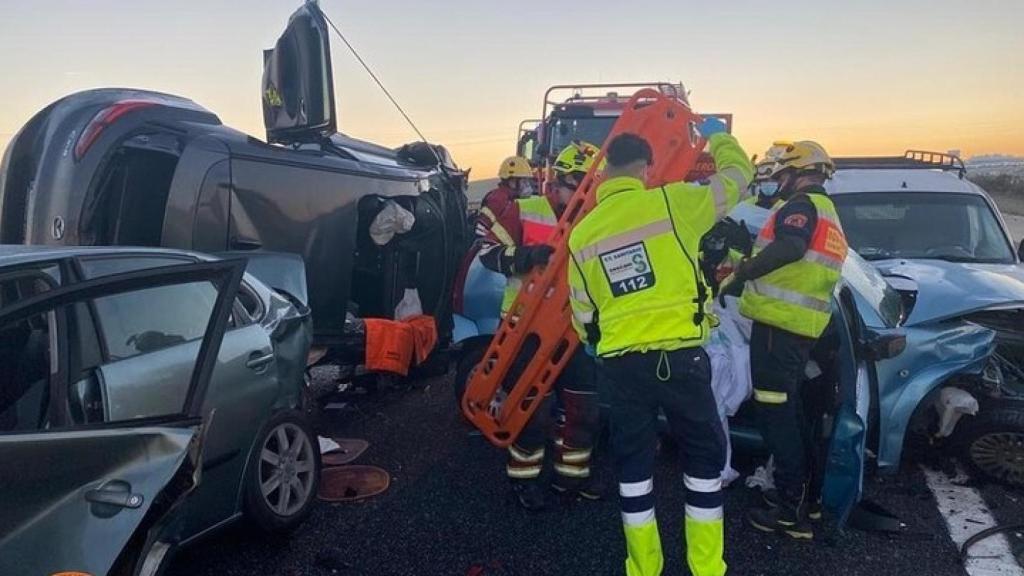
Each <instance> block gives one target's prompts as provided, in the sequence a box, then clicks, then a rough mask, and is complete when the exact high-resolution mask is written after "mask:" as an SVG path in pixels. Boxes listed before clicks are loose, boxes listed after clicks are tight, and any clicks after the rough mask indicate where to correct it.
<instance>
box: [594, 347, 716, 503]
mask: <svg viewBox="0 0 1024 576" xmlns="http://www.w3.org/2000/svg"><path fill="white" fill-rule="evenodd" d="M601 367H602V369H603V370H605V373H606V375H607V377H608V378H609V380H610V382H609V386H608V393H607V394H608V399H609V403H610V404H611V407H610V421H611V447H612V453H613V455H614V458H615V464H616V468H617V470H618V475H619V482H620V483H624V484H633V483H637V482H643V481H647V480H650V479H651V478H652V477H653V474H654V458H655V451H656V449H657V444H658V416H659V413H660V412H662V411H663V412H664V413H665V416H666V418H667V419H668V425H669V429H670V431H671V433H672V436H673V437H674V438H675V440H676V442H677V443H678V445H679V448H680V451H681V453H682V458H683V462H684V463H683V472H684V474H685V476H687V477H688V478H691V479H696V480H697V481H698V482H697V483H699V481H701V480H706V481H718V482H717V489H708V490H706V491H699V490H692V489H691V490H688V491H687V496H686V498H687V504H688V505H690V506H695V507H698V508H702V509H715V508H719V507H721V505H722V493H721V489H720V486H721V483H720V478H721V473H722V467H723V466H724V465H725V433H724V431H723V430H722V423H721V422H720V421H719V419H718V408H717V404H716V403H715V396H714V393H713V392H712V390H711V361H710V360H709V359H708V355H707V354H706V353H705V352H704V349H703V348H684V349H681V350H674V351H672V352H660V351H653V352H647V353H634V354H625V355H623V356H618V357H615V358H604V359H602V361H601ZM649 498H651V499H653V495H650V496H649ZM623 500H624V501H623V509H624V510H625V511H626V512H635V511H637V510H642V509H645V507H646V506H648V505H649V506H651V507H653V500H651V501H650V502H647V501H641V500H643V497H641V498H632V499H630V498H624V499H623ZM630 500H636V502H633V501H630Z"/></svg>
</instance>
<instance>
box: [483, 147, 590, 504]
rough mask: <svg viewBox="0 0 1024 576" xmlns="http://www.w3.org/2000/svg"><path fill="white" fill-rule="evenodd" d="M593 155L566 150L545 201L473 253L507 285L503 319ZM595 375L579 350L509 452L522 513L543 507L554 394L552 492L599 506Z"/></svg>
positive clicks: (546, 253) (543, 260)
mask: <svg viewBox="0 0 1024 576" xmlns="http://www.w3.org/2000/svg"><path fill="white" fill-rule="evenodd" d="M598 152H599V149H598V148H597V147H596V146H594V145H593V144H588V143H586V142H579V141H577V142H573V143H572V144H570V145H569V146H568V147H566V148H565V149H564V150H563V151H562V152H561V153H560V154H559V155H558V156H557V158H556V159H555V162H554V174H555V182H554V183H553V186H552V187H551V191H550V194H548V195H540V196H531V197H528V198H519V199H518V200H515V201H514V202H512V203H511V204H510V205H509V206H508V208H507V209H506V210H505V211H504V212H503V213H501V214H499V215H498V216H497V218H496V219H495V220H494V222H493V224H492V226H491V228H490V230H489V231H488V234H487V236H486V238H485V239H484V246H483V247H482V248H481V250H480V262H481V263H482V264H483V265H484V266H486V267H487V268H489V269H491V270H494V271H496V272H500V273H501V274H504V275H505V276H506V277H507V278H508V283H507V284H506V287H505V294H504V298H503V299H502V304H501V314H502V318H504V317H505V316H506V314H507V313H508V311H509V309H510V308H511V307H512V304H513V303H514V302H515V299H516V296H517V295H518V294H519V289H520V287H521V286H522V282H523V278H524V276H525V275H526V274H527V273H529V272H530V271H531V270H532V269H533V268H535V267H538V266H544V265H546V264H547V263H548V260H549V259H550V257H551V254H552V252H554V248H552V247H551V246H550V245H548V244H547V243H546V242H547V241H548V239H549V238H550V237H551V235H552V234H553V233H554V231H555V227H556V225H557V223H558V217H559V216H560V215H561V213H562V210H563V209H564V208H565V206H566V204H567V203H568V202H569V199H570V198H572V196H573V194H574V193H575V192H576V188H577V186H579V184H580V182H582V180H583V177H584V176H586V174H587V172H588V171H589V170H590V168H591V166H593V164H594V159H595V157H596V156H597V153H598ZM595 370H596V366H595V364H594V361H593V359H591V358H589V357H588V356H587V355H586V354H585V353H584V352H583V350H582V348H581V349H580V351H579V352H577V353H576V354H575V355H574V356H573V358H572V359H570V361H569V363H568V365H567V366H566V368H565V369H564V370H563V372H562V374H561V376H560V377H559V378H558V379H557V380H556V382H555V385H554V387H553V390H552V391H551V392H549V394H548V396H547V397H546V398H545V399H544V400H543V403H542V404H541V405H540V407H539V408H538V409H537V410H536V412H534V415H533V417H532V418H531V419H530V422H529V423H528V424H527V425H526V427H525V428H524V429H523V431H522V432H521V433H520V435H519V438H517V440H516V442H515V443H513V444H512V445H511V446H510V447H509V449H508V462H507V465H506V471H507V474H508V477H509V478H510V480H511V481H512V486H513V490H514V492H515V495H516V498H517V500H518V502H519V503H520V504H521V505H522V506H523V507H524V508H526V509H528V510H540V509H543V508H544V507H545V506H546V505H547V499H546V497H545V491H544V490H543V489H542V487H541V486H540V482H539V478H540V474H541V470H542V469H543V466H544V456H545V451H546V450H545V447H546V444H547V442H548V439H549V437H550V436H551V434H552V432H553V420H554V418H553V414H552V408H553V407H552V402H551V401H552V393H556V394H558V400H559V401H560V404H561V408H562V409H563V410H564V421H563V422H562V423H560V425H559V426H558V434H557V435H558V437H557V438H556V439H555V444H556V448H557V450H556V455H555V461H554V471H555V480H554V482H552V484H551V488H552V489H553V490H554V491H555V492H557V493H559V494H562V495H565V496H579V497H582V498H584V499H587V500H598V499H600V498H601V497H602V495H603V492H604V489H603V486H602V484H601V483H600V482H599V481H598V480H597V479H596V478H595V477H593V476H591V468H590V460H591V454H592V449H593V445H594V440H595V436H596V434H597V428H598V424H599V416H600V412H599V407H598V401H597V384H596V381H597V378H596V374H595ZM515 371H516V370H515V368H514V367H513V373H514V372H515Z"/></svg>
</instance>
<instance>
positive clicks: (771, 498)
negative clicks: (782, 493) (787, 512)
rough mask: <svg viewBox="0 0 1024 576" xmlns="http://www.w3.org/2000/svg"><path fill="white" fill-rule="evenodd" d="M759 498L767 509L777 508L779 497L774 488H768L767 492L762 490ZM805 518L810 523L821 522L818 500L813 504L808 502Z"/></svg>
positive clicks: (819, 502) (819, 501)
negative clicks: (762, 499)
mask: <svg viewBox="0 0 1024 576" xmlns="http://www.w3.org/2000/svg"><path fill="white" fill-rule="evenodd" d="M761 497H762V498H764V503H765V505H766V506H768V507H769V508H778V507H779V500H780V497H779V491H778V490H776V489H774V488H770V489H768V490H764V491H762V492H761ZM807 518H808V519H810V520H811V521H812V522H817V521H819V520H821V500H820V499H819V500H817V501H815V502H810V503H808V504H807Z"/></svg>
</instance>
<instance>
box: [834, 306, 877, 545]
mask: <svg viewBox="0 0 1024 576" xmlns="http://www.w3.org/2000/svg"><path fill="white" fill-rule="evenodd" d="M833 303H834V307H835V310H834V311H833V315H832V318H833V321H834V322H835V326H834V328H835V330H836V332H837V334H836V335H837V337H838V342H839V350H838V357H837V362H838V377H839V385H838V389H837V393H838V398H836V404H837V406H836V410H835V417H834V424H833V427H832V433H831V440H830V444H829V451H828V459H827V463H826V469H825V480H824V486H823V490H822V502H823V504H824V505H825V507H826V508H827V509H828V510H830V511H831V512H832V513H833V514H834V515H835V518H836V520H837V523H838V525H839V527H840V528H841V527H843V526H844V525H845V524H846V521H847V519H848V518H849V515H850V513H851V512H852V511H853V509H854V507H856V505H857V504H858V503H859V502H860V499H861V494H862V492H863V486H864V464H865V445H866V441H867V427H868V422H869V416H870V410H871V398H872V395H871V378H872V375H871V371H870V366H869V364H868V361H867V359H866V358H865V357H864V354H863V352H862V348H863V342H865V334H864V330H865V329H864V326H863V323H862V321H861V319H860V315H859V313H858V311H857V305H856V302H855V301H854V297H853V293H852V292H851V291H850V289H849V288H847V287H843V288H842V289H841V290H840V291H839V294H838V297H837V298H835V299H834V300H833Z"/></svg>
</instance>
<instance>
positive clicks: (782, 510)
mask: <svg viewBox="0 0 1024 576" xmlns="http://www.w3.org/2000/svg"><path fill="white" fill-rule="evenodd" d="M778 496H779V498H778V500H776V502H777V504H778V505H777V506H775V507H774V508H771V507H769V508H758V509H755V510H751V511H750V512H749V513H748V514H747V521H748V522H749V523H750V525H751V526H753V527H754V528H757V529H758V530H761V531H763V532H781V533H782V534H785V535H786V536H789V537H790V538H793V539H794V540H812V539H813V538H814V529H813V528H812V527H811V523H810V521H809V520H808V518H807V504H806V503H805V502H804V501H803V498H802V497H799V498H792V499H790V498H786V497H785V496H783V495H782V494H781V493H780V494H778Z"/></svg>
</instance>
